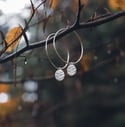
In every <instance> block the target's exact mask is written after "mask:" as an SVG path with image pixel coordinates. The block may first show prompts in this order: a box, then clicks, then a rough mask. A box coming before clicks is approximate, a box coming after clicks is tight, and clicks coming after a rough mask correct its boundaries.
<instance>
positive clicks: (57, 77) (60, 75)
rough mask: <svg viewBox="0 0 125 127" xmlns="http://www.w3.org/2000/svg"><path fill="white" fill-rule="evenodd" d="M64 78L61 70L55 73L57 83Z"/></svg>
mask: <svg viewBox="0 0 125 127" xmlns="http://www.w3.org/2000/svg"><path fill="white" fill-rule="evenodd" d="M64 78H65V73H64V71H63V70H62V69H58V70H57V71H56V72H55V79H56V80H58V81H62V80H63V79H64Z"/></svg>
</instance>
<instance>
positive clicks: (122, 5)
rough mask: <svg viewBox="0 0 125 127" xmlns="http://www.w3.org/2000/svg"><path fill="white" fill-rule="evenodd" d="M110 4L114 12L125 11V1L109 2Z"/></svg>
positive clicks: (110, 0) (112, 0) (113, 0)
mask: <svg viewBox="0 0 125 127" xmlns="http://www.w3.org/2000/svg"><path fill="white" fill-rule="evenodd" d="M108 4H109V6H110V8H111V9H112V10H118V9H119V10H125V0H109V1H108Z"/></svg>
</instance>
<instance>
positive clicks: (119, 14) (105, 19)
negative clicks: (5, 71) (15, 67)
mask: <svg viewBox="0 0 125 127" xmlns="http://www.w3.org/2000/svg"><path fill="white" fill-rule="evenodd" d="M123 16H125V11H120V12H117V13H114V14H105V15H103V16H102V15H101V16H98V17H96V18H95V19H94V20H92V21H87V22H83V23H79V24H78V25H76V23H74V24H73V25H72V26H69V28H68V29H67V30H66V31H63V32H61V33H60V34H58V36H57V37H56V39H57V40H58V39H60V38H62V37H64V36H65V35H67V34H68V33H70V32H73V31H74V30H78V29H88V28H92V27H97V26H99V25H102V24H105V23H108V22H111V21H113V20H115V19H118V18H120V17H123ZM52 41H53V38H51V39H49V40H48V43H52ZM45 42H46V40H42V41H38V42H34V43H33V44H29V46H25V47H24V48H22V49H20V50H18V51H17V52H14V53H12V54H9V55H7V56H5V57H1V58H0V63H4V62H7V61H10V60H12V59H13V58H14V57H15V54H16V56H17V57H18V56H20V55H21V54H23V53H24V52H26V51H28V50H32V49H36V48H39V47H42V46H45Z"/></svg>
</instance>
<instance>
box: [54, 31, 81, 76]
mask: <svg viewBox="0 0 125 127" xmlns="http://www.w3.org/2000/svg"><path fill="white" fill-rule="evenodd" d="M62 30H64V29H60V30H59V31H57V32H56V33H55V36H54V39H53V46H54V49H55V52H56V54H57V55H58V57H59V58H60V59H61V60H62V61H63V62H66V61H65V60H64V59H63V58H62V57H61V55H60V54H59V53H58V51H57V48H56V43H55V40H56V36H57V35H58V33H60V32H61V31H62ZM74 33H75V35H76V37H77V38H78V40H79V43H80V47H81V54H80V56H79V58H78V59H77V60H76V61H72V62H69V65H68V67H67V74H68V75H69V76H74V75H75V74H76V73H77V68H76V66H75V64H77V63H78V62H79V61H80V60H81V59H82V56H83V44H82V40H81V38H80V36H79V34H78V33H77V32H76V31H74Z"/></svg>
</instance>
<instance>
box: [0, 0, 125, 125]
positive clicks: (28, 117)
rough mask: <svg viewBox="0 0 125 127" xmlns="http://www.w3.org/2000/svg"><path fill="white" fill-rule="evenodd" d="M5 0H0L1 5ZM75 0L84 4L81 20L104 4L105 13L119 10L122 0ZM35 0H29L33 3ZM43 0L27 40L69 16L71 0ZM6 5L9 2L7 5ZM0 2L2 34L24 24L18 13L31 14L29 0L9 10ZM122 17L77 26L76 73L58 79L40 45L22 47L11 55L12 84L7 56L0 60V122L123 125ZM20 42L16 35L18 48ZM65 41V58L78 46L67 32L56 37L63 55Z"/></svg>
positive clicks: (72, 18)
mask: <svg viewBox="0 0 125 127" xmlns="http://www.w3.org/2000/svg"><path fill="white" fill-rule="evenodd" d="M7 1H9V0H6V1H5V0H1V1H0V2H1V5H2V3H4V2H7ZM10 1H11V2H12V3H14V2H15V1H14V0H10ZM81 1H82V3H84V4H85V7H84V9H83V11H82V14H81V19H80V20H81V21H82V22H84V21H87V20H88V19H90V18H91V16H92V15H93V14H94V13H95V12H96V15H101V14H104V13H106V10H108V11H110V12H111V13H115V12H118V11H120V10H125V2H124V0H119V1H117V0H92V1H91V0H88V1H87V0H81ZM39 2H40V0H33V3H34V6H37V5H38V4H39ZM47 2H48V3H47V4H46V6H45V8H43V6H42V7H41V8H39V9H38V12H37V13H36V15H35V17H34V18H33V19H32V22H31V24H30V27H29V29H28V31H27V36H28V38H29V40H30V43H35V42H37V41H40V40H43V39H45V37H46V36H47V35H49V34H50V33H52V32H56V31H57V30H58V29H60V28H62V27H64V26H66V24H67V23H69V24H73V23H74V21H75V18H76V17H75V16H76V13H77V0H63V1H62V0H48V1H47ZM49 3H51V6H50V5H49ZM5 4H7V3H5ZM3 5H4V4H3ZM14 5H15V4H14ZM17 5H18V3H17ZM11 6H12V5H10V4H9V6H8V7H7V8H9V7H11ZM15 6H16V5H15ZM20 6H21V4H20ZM2 7H3V6H0V10H1V11H0V30H1V31H2V32H3V33H4V34H5V35H6V33H7V31H8V30H9V29H11V28H13V27H15V26H17V25H19V24H20V25H22V26H24V25H25V21H24V19H26V20H27V19H28V18H29V16H30V14H31V7H30V2H29V3H28V2H27V3H25V6H24V7H23V9H22V10H21V11H20V12H17V11H16V10H14V12H10V11H7V8H6V7H3V8H2ZM5 10H6V11H5ZM11 11H12V10H11ZM39 21H41V22H39ZM124 22H125V18H124V17H122V18H119V19H117V20H114V21H112V22H109V23H106V24H103V25H100V26H98V27H93V28H90V29H82V30H79V31H77V32H78V33H79V35H80V37H81V39H82V40H83V45H84V55H83V58H82V60H81V61H80V63H78V64H77V68H78V72H77V75H75V76H73V77H68V76H66V78H65V79H64V81H62V82H58V81H56V80H55V78H54V72H55V69H54V68H53V67H52V66H51V64H50V63H49V61H48V58H47V56H46V54H45V50H44V47H39V48H37V49H34V50H32V51H28V52H25V53H24V54H22V56H21V57H19V58H18V59H17V68H16V70H17V71H16V73H17V79H16V80H17V82H18V83H17V85H16V87H14V85H13V83H12V82H11V81H13V79H14V76H13V69H14V67H13V64H12V61H10V62H7V63H3V64H0V83H1V84H0V127H8V126H9V127H22V126H23V127H42V126H44V127H58V126H60V127H64V126H65V127H83V126H84V127H91V126H93V127H123V126H125V93H124V87H125V86H124V82H125V78H124V75H125V42H124V41H125V39H124V33H125V27H124V26H125V25H124ZM1 40H2V38H1ZM24 45H25V42H24V40H23V39H21V41H20V44H19V46H18V48H19V49H20V48H22V47H23V46H24ZM65 45H66V46H68V47H70V48H71V49H72V52H71V59H72V60H73V59H75V58H76V57H77V56H78V55H79V53H80V51H79V44H78V43H77V40H76V39H75V37H74V35H73V34H72V33H71V34H70V35H69V36H65V37H63V38H62V39H60V40H59V42H58V43H57V46H58V51H60V52H61V53H62V55H65V51H64V50H65V49H63V48H65ZM48 47H49V52H50V53H51V55H52V56H51V55H50V57H51V58H52V59H54V60H55V61H57V63H58V64H59V65H60V62H59V59H58V57H56V56H55V55H54V50H53V47H52V46H51V45H49V46H48ZM60 47H61V48H60ZM0 48H2V45H1V47H0ZM15 50H16V49H13V51H15Z"/></svg>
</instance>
